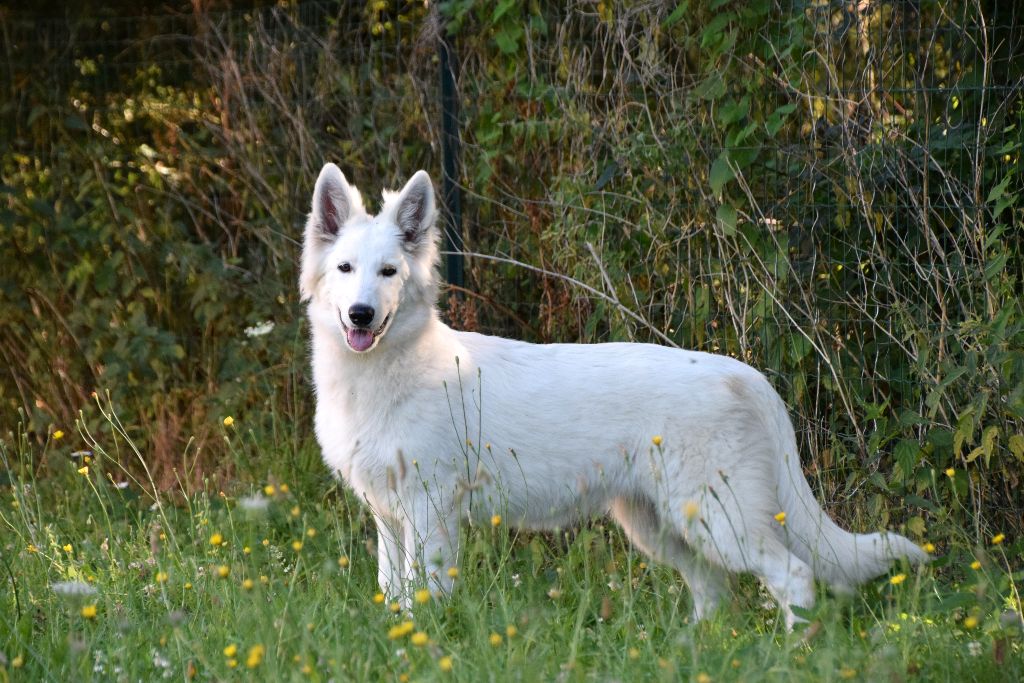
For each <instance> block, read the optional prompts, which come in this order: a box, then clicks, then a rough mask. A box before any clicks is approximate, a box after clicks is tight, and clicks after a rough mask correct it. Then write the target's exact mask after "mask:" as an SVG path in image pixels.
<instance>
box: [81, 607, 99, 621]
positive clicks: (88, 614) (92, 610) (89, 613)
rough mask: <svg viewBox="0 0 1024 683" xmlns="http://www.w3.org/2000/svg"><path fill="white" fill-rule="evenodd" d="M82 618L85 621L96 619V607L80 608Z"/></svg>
mask: <svg viewBox="0 0 1024 683" xmlns="http://www.w3.org/2000/svg"><path fill="white" fill-rule="evenodd" d="M82 616H83V617H85V618H86V619H95V618H96V605H85V606H84V607H82Z"/></svg>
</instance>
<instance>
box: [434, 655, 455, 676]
mask: <svg viewBox="0 0 1024 683" xmlns="http://www.w3.org/2000/svg"><path fill="white" fill-rule="evenodd" d="M437 667H438V668H439V669H441V671H444V672H445V673H448V672H449V671H451V670H452V658H451V657H448V656H445V657H441V659H439V660H437Z"/></svg>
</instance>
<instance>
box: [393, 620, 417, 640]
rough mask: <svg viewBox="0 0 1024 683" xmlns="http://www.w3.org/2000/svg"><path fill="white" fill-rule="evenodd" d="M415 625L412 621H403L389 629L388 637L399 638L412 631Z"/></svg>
mask: <svg viewBox="0 0 1024 683" xmlns="http://www.w3.org/2000/svg"><path fill="white" fill-rule="evenodd" d="M414 628H415V626H414V625H413V623H412V622H411V621H403V622H402V623H401V624H396V625H394V626H392V627H391V628H389V629H388V639H389V640H398V639H399V638H404V637H405V636H407V635H409V634H410V633H412V631H413V629H414Z"/></svg>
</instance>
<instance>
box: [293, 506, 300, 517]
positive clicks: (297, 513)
mask: <svg viewBox="0 0 1024 683" xmlns="http://www.w3.org/2000/svg"><path fill="white" fill-rule="evenodd" d="M291 514H292V517H298V516H299V515H300V514H302V510H300V509H299V506H298V505H296V506H295V507H293V508H292V511H291Z"/></svg>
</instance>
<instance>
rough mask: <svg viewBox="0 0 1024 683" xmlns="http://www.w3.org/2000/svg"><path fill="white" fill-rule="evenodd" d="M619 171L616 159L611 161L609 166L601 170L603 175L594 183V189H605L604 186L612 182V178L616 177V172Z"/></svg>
mask: <svg viewBox="0 0 1024 683" xmlns="http://www.w3.org/2000/svg"><path fill="white" fill-rule="evenodd" d="M618 172H619V164H618V163H617V162H615V161H612V162H611V163H609V164H608V165H607V166H605V167H604V170H603V171H601V176H600V177H599V178H598V179H597V182H596V183H594V189H595V190H603V189H604V186H605V185H607V184H608V183H609V182H611V179H612V178H614V177H615V174H616V173H618Z"/></svg>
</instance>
